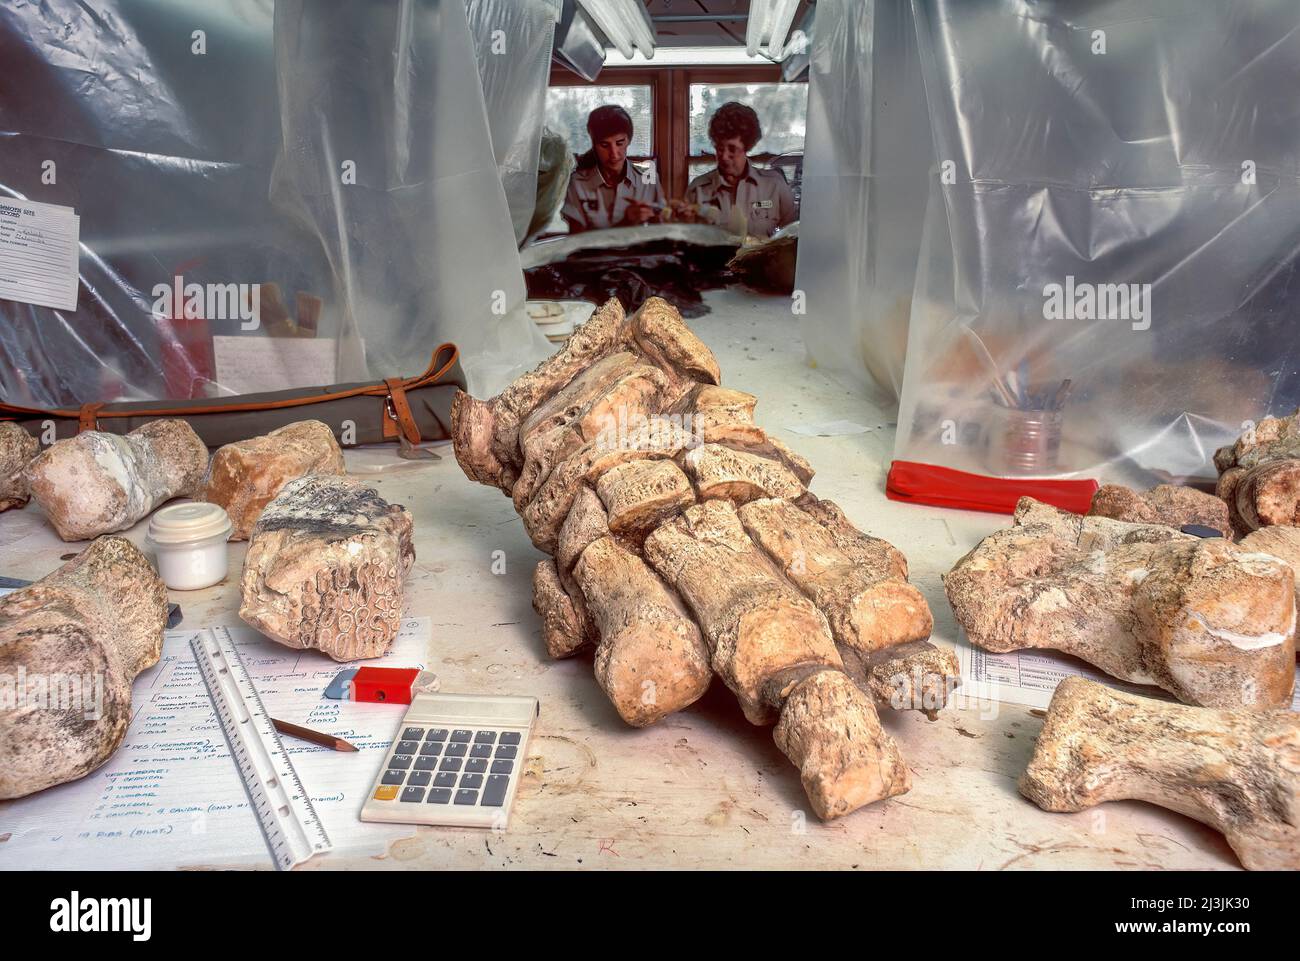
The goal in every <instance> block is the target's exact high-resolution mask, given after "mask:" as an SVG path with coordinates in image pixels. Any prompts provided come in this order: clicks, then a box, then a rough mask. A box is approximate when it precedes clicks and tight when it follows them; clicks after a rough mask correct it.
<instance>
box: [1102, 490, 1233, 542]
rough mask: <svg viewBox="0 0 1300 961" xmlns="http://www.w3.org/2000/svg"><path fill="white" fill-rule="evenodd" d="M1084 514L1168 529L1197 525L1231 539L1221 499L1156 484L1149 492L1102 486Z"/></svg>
mask: <svg viewBox="0 0 1300 961" xmlns="http://www.w3.org/2000/svg"><path fill="white" fill-rule="evenodd" d="M1088 514H1089V516H1092V517H1110V518H1113V519H1114V520H1117V521H1128V522H1130V523H1133V524H1164V525H1166V526H1168V527H1184V526H1187V525H1189V524H1198V525H1200V526H1202V527H1209V528H1212V529H1213V530H1216V531H1218V532H1219V533H1220V534H1222V535H1223V536H1224V537H1232V522H1231V520H1230V518H1229V516H1228V505H1227V504H1225V503H1224V502H1223V500H1222V499H1220V498H1218V497H1216V496H1215V495H1213V494H1207V493H1205V492H1204V491H1198V490H1196V489H1195V488H1192V487H1179V486H1177V485H1175V484H1158V485H1157V486H1155V487H1153V488H1151V490H1149V491H1135V490H1132V489H1131V488H1128V487H1123V486H1121V485H1119V484H1103V485H1102V486H1101V487H1100V488H1099V489H1098V491H1097V493H1095V494H1093V495H1092V506H1091V507H1090V508H1089V509H1088Z"/></svg>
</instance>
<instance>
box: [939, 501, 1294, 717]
mask: <svg viewBox="0 0 1300 961" xmlns="http://www.w3.org/2000/svg"><path fill="white" fill-rule="evenodd" d="M944 588H945V590H946V592H947V594H948V599H949V601H950V603H951V605H952V608H953V611H954V613H955V615H956V617H957V621H958V623H959V624H960V625H961V626H962V628H963V629H964V630H965V631H966V635H967V637H969V639H970V641H971V643H972V644H974V645H976V646H978V647H981V648H983V649H984V650H987V651H992V652H994V653H1005V652H1008V651H1018V650H1024V649H1028V648H1050V649H1053V650H1058V651H1064V652H1065V653H1067V654H1073V655H1074V656H1076V657H1079V658H1082V659H1083V660H1085V661H1088V662H1089V663H1090V664H1093V665H1095V666H1096V667H1099V668H1101V669H1102V670H1103V671H1105V672H1106V673H1107V674H1110V675H1111V676H1113V677H1117V678H1121V679H1123V680H1126V681H1131V682H1133V683H1137V684H1149V685H1155V686H1158V687H1161V688H1163V689H1164V690H1166V691H1168V692H1169V693H1170V694H1173V695H1174V696H1175V697H1177V698H1179V699H1180V700H1182V701H1185V702H1187V703H1189V704H1199V705H1204V706H1211V707H1258V708H1272V707H1280V706H1282V705H1284V704H1287V703H1289V701H1290V698H1291V691H1292V686H1293V683H1294V675H1295V629H1296V606H1295V577H1294V574H1293V572H1292V570H1291V568H1290V567H1289V566H1287V565H1286V564H1284V563H1283V562H1282V561H1280V560H1278V559H1277V558H1275V557H1272V556H1270V555H1267V554H1260V553H1254V552H1251V551H1249V550H1243V549H1241V548H1239V547H1237V546H1235V545H1233V544H1232V543H1230V542H1229V541H1227V540H1225V539H1222V538H1208V539H1201V538H1197V537H1194V536H1192V535H1189V534H1183V533H1181V532H1179V531H1177V530H1174V529H1173V528H1171V527H1167V526H1164V525H1152V524H1130V523H1127V522H1124V521H1117V520H1112V519H1110V518H1106V517H1079V516H1076V515H1074V514H1069V513H1066V512H1065V511H1060V510H1057V509H1056V508H1054V507H1050V506H1048V505H1046V504H1041V503H1039V502H1037V501H1035V500H1033V499H1032V498H1027V497H1026V498H1021V500H1020V503H1019V505H1018V506H1017V508H1016V514H1015V521H1014V526H1012V527H1010V528H1008V529H1005V530H1001V531H998V532H996V533H994V534H991V535H990V536H988V537H986V538H984V539H983V540H982V541H980V543H979V544H978V545H977V546H976V547H975V548H974V549H973V550H972V551H970V553H968V554H967V555H966V556H965V557H963V558H961V560H959V561H958V562H957V564H956V565H955V566H954V567H953V569H952V570H951V571H950V572H949V573H948V575H947V576H946V577H945V578H944Z"/></svg>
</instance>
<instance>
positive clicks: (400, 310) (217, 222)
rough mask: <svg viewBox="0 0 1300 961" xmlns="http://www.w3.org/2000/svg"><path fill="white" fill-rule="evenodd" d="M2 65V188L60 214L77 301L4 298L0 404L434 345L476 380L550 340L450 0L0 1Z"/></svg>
mask: <svg viewBox="0 0 1300 961" xmlns="http://www.w3.org/2000/svg"><path fill="white" fill-rule="evenodd" d="M506 19H509V18H506ZM519 41H520V38H517V37H516V38H513V42H519ZM528 42H529V43H535V42H537V41H535V40H534V39H533V38H530V39H529V40H528ZM0 62H3V63H4V65H5V79H4V83H3V84H0V143H2V144H3V147H0V200H3V199H5V198H15V199H22V200H26V201H30V202H35V203H40V204H51V205H58V206H59V207H63V208H66V209H67V210H69V211H75V214H76V215H77V216H78V217H79V218H80V246H79V256H78V274H79V277H78V283H77V300H76V309H75V310H66V309H54V308H51V307H47V306H36V305H33V304H29V303H25V302H20V301H18V300H14V299H0V399H3V400H4V401H7V402H9V403H12V404H22V405H31V406H59V407H70V406H76V405H79V404H82V403H88V402H94V401H111V400H143V399H158V398H191V397H219V396H223V395H229V394H235V393H247V392H250V391H257V390H268V389H276V388H283V387H295V386H310V385H321V384H327V383H331V382H346V381H356V380H366V379H373V378H378V377H387V376H399V375H407V374H413V373H419V372H420V371H422V370H423V369H424V367H425V365H426V364H427V363H428V361H429V355H430V354H431V353H432V350H433V348H434V347H435V346H436V345H437V344H438V343H440V342H442V341H444V340H453V341H455V342H456V343H457V344H458V345H459V346H460V347H461V350H462V355H463V357H464V360H465V367H466V373H467V374H468V376H469V377H470V378H471V381H472V382H476V385H477V386H478V388H479V390H480V392H484V391H487V392H490V391H488V388H490V387H492V386H494V385H499V384H501V383H504V382H505V381H506V380H508V379H509V376H510V373H511V372H512V371H518V370H519V369H520V368H521V367H522V366H524V365H527V364H531V363H533V362H535V360H536V358H537V357H539V356H541V355H542V354H543V353H544V352H545V350H546V346H547V345H546V342H545V339H544V338H542V337H541V336H540V334H538V333H537V332H536V330H535V328H534V327H533V325H531V324H530V323H529V322H528V320H527V318H526V317H525V316H524V314H523V311H522V309H521V306H522V301H523V296H524V289H523V280H522V275H521V271H520V267H519V261H518V254H517V252H516V248H515V237H514V230H513V227H512V224H511V219H510V210H509V208H508V206H507V203H506V198H505V194H504V192H503V189H502V186H501V178H500V174H499V173H498V168H497V163H496V159H495V157H494V156H493V152H492V141H491V138H490V135H489V130H488V119H487V114H486V110H485V108H484V101H483V95H482V88H481V85H480V81H479V72H478V64H477V62H476V59H475V55H474V48H473V45H472V43H471V39H470V33H469V29H468V26H467V21H466V12H465V0H443V2H439V0H377V2H376V0H339V2H331V3H329V4H303V3H295V2H292V0H283V2H280V3H278V4H273V3H272V2H271V0H166V2H162V0H100V2H98V3H96V4H94V5H90V4H85V3H78V2H76V0H47V2H44V3H41V4H5V5H4V6H3V7H0ZM282 143H284V144H285V145H286V146H285V148H284V149H283V150H282V148H281V145H282ZM273 181H274V182H273Z"/></svg>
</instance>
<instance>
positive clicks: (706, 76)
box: [550, 64, 807, 198]
mask: <svg viewBox="0 0 1300 961" xmlns="http://www.w3.org/2000/svg"><path fill="white" fill-rule="evenodd" d="M806 78H807V74H805V75H804V77H802V78H800V79H798V80H791V81H783V80H782V78H781V68H780V67H779V66H778V65H776V64H771V65H760V66H748V65H746V66H713V67H606V68H605V69H603V70H601V72H600V73H599V74H598V75H597V77H596V79H595V80H594V81H591V80H585V79H583V78H582V77H579V76H578V75H577V74H575V73H573V72H572V71H570V70H568V69H566V68H564V67H560V66H557V65H552V67H551V77H550V86H552V87H611V86H628V85H641V86H645V85H649V87H650V116H651V118H652V119H651V123H652V125H653V128H654V129H653V130H652V131H651V138H650V143H651V149H652V150H653V151H654V157H655V160H656V162H657V164H658V169H659V179H660V182H661V183H662V184H663V188H664V195H665V196H667V197H670V198H672V197H683V196H685V194H686V184H687V182H688V181H689V174H688V171H689V170H690V164H691V163H692V162H696V163H698V162H700V161H704V160H712V159H713V155H712V154H703V155H700V156H697V157H691V156H689V155H688V151H689V150H690V146H691V116H690V111H691V84H695V83H708V84H737V83H782V82H788V83H807V79H806ZM577 152H579V153H581V150H578V151H577ZM633 159H636V160H645V159H647V158H645V157H636V158H633ZM754 159H755V160H758V161H759V162H766V161H767V160H770V159H772V158H771V157H770V156H768V155H765V154H754Z"/></svg>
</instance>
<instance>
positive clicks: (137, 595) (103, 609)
mask: <svg viewBox="0 0 1300 961" xmlns="http://www.w3.org/2000/svg"><path fill="white" fill-rule="evenodd" d="M166 623H167V591H166V588H164V586H163V583H162V581H161V580H160V579H159V578H158V575H157V574H155V573H154V570H153V568H152V567H151V566H150V565H149V561H148V560H147V559H146V558H145V556H144V555H143V554H141V553H140V551H139V550H138V549H137V548H136V547H135V546H133V545H132V544H131V542H130V541H128V540H126V539H125V538H123V537H111V536H110V537H100V538H97V539H96V540H95V541H94V542H92V543H91V544H90V546H89V547H87V548H86V549H85V550H83V551H82V552H81V553H79V554H78V555H77V556H76V557H74V558H73V559H72V560H70V561H68V562H67V563H65V564H64V565H63V566H62V567H60V568H59V569H58V570H56V571H54V572H52V573H50V574H48V575H47V576H45V577H43V578H41V579H40V580H39V581H37V582H35V583H34V584H31V585H30V586H28V587H23V588H20V589H19V590H17V591H15V592H14V593H12V594H9V595H7V596H5V597H0V676H3V677H4V678H5V680H6V681H12V680H13V679H19V681H18V683H17V684H16V688H15V689H12V690H10V691H7V692H6V696H5V698H4V699H3V704H2V705H0V798H17V797H23V796H25V795H28V794H32V793H35V792H36V791H41V790H44V789H45V788H47V787H51V786H53V785H55V784H63V783H64V782H66V781H73V780H76V779H77V778H80V777H84V776H85V775H87V774H89V773H90V772H91V771H93V770H95V769H96V768H98V767H99V766H100V765H101V764H103V763H104V762H105V761H107V760H108V759H109V758H110V757H111V756H112V755H113V752H114V751H116V750H117V748H118V746H119V745H121V743H122V740H123V738H124V737H125V736H126V731H127V726H128V724H129V723H130V719H131V682H132V681H134V680H135V678H136V675H137V674H139V673H140V672H141V671H143V670H145V669H146V668H148V667H152V666H153V665H154V664H156V663H157V661H158V657H159V655H160V653H161V652H162V641H163V628H164V627H165V625H166Z"/></svg>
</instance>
